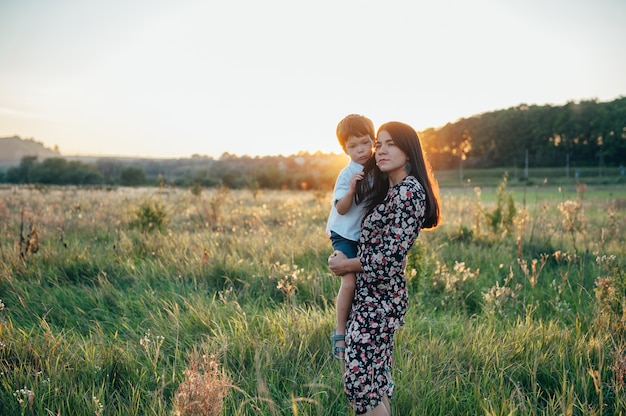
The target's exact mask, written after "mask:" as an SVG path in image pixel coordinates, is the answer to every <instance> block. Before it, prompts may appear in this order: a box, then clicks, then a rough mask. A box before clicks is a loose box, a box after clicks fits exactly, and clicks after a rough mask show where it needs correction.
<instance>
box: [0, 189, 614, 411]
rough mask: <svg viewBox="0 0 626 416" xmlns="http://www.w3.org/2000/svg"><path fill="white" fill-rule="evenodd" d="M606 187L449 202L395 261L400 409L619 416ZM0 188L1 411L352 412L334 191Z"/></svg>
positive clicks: (479, 195) (454, 197)
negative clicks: (404, 308)
mask: <svg viewBox="0 0 626 416" xmlns="http://www.w3.org/2000/svg"><path fill="white" fill-rule="evenodd" d="M621 192H622V189H620V188H619V187H618V188H613V189H610V188H606V187H600V186H594V187H592V186H590V187H589V188H588V189H585V190H584V191H581V190H580V189H577V188H575V187H571V188H559V187H551V186H549V185H548V184H542V185H540V186H533V187H526V188H521V187H514V188H510V187H508V186H507V184H506V183H503V182H501V183H500V186H499V187H494V188H490V189H478V188H474V187H469V186H468V187H463V188H443V190H442V196H443V215H444V220H445V222H444V224H443V225H442V226H441V227H440V228H438V229H437V230H434V231H432V232H424V233H423V234H422V235H421V236H420V238H419V239H418V242H417V243H416V245H415V247H414V248H413V250H412V252H411V256H410V258H409V264H408V266H407V276H408V278H409V286H410V289H411V303H410V309H409V312H408V316H407V323H406V325H405V327H404V328H403V329H401V331H400V332H399V333H398V337H397V347H396V354H395V364H394V379H395V382H396V386H397V388H396V397H395V398H394V399H393V400H392V408H393V410H394V412H395V413H394V414H397V415H400V414H401V415H423V414H429V415H449V414H472V415H474V414H475V415H479V414H480V415H509V414H519V415H539V414H542V415H544V414H545V415H557V414H558V415H561V414H567V415H587V414H596V415H617V414H623V413H624V412H625V411H626V399H625V397H626V395H625V393H626V392H625V383H626V276H625V273H624V254H625V251H626V249H625V247H626V245H625V241H624V239H625V236H624V232H623V228H624V224H626V218H625V216H626V214H625V210H624V208H625V207H626V199H625V198H624V197H621V196H620V195H621ZM0 194H1V198H0V217H1V218H2V222H0V299H1V303H0V414H2V415H5V414H6V415H31V414H33V415H40V414H41V415H47V414H50V415H56V414H61V415H65V414H72V415H146V414H154V415H175V414H177V415H196V414H211V415H218V414H219V415H257V414H265V415H341V414H345V415H351V414H353V413H352V411H351V409H350V408H349V406H348V404H347V403H346V401H345V398H344V396H343V388H342V382H341V375H342V374H341V372H342V369H341V364H340V363H339V362H338V361H337V360H335V359H334V358H333V357H332V355H331V353H330V349H331V345H330V340H329V334H331V333H332V327H333V322H334V296H335V294H336V290H337V289H338V286H339V280H338V279H337V278H335V277H334V276H332V275H331V274H330V273H329V271H328V269H327V267H326V258H327V256H328V253H329V252H330V250H331V248H330V243H329V241H328V239H327V237H326V236H325V234H324V232H323V230H324V227H325V221H326V216H327V213H328V208H329V204H330V194H326V193H319V192H318V193H313V192H291V191H271V192H270V191H258V190H257V191H254V192H252V191H229V190H227V189H224V188H221V189H213V190H198V189H195V190H194V192H190V191H189V190H182V189H127V188H117V189H111V190H95V189H94V190H87V189H71V188H42V189H34V188H11V189H0ZM508 201H512V203H513V208H514V210H511V205H510V203H509V202H508ZM33 231H34V232H35V233H34V234H33ZM33 235H36V236H37V240H38V241H37V244H38V250H33V249H32V245H31V246H28V247H29V248H28V249H26V247H27V245H26V244H25V243H26V242H28V241H30V240H32V239H33ZM20 241H23V243H22V244H20Z"/></svg>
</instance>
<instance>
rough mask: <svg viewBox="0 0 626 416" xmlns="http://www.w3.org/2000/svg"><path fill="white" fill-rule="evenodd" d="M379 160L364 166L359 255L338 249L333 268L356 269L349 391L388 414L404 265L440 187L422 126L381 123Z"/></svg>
mask: <svg viewBox="0 0 626 416" xmlns="http://www.w3.org/2000/svg"><path fill="white" fill-rule="evenodd" d="M375 150H376V153H375V157H374V158H373V160H374V161H375V165H374V164H373V163H370V164H368V165H366V166H365V169H364V172H365V179H364V180H361V181H360V182H359V189H358V191H357V201H358V202H360V203H363V204H365V207H366V215H365V217H364V219H363V223H362V226H361V236H360V239H359V244H358V254H357V257H355V258H347V257H346V256H345V255H344V254H343V253H341V252H340V251H335V252H334V253H333V254H332V255H331V256H330V257H329V259H328V264H329V267H330V269H331V270H332V271H333V273H334V274H336V275H338V276H342V275H344V274H346V273H349V272H356V273H357V279H356V291H355V295H354V300H353V304H352V311H351V313H350V319H349V321H348V327H347V330H346V351H345V360H346V370H345V375H344V388H345V392H346V396H347V398H348V400H349V401H350V403H351V404H352V405H353V406H354V409H355V411H356V413H357V414H365V415H387V416H389V415H391V406H390V404H389V399H390V398H391V397H392V396H393V387H394V385H393V380H392V378H391V362H392V356H393V343H394V334H395V331H396V330H397V329H398V328H399V327H400V326H401V325H402V324H403V323H404V315H405V313H406V310H407V306H408V293H407V288H406V279H405V277H404V268H405V266H406V258H407V254H408V252H409V250H410V248H411V246H412V245H413V243H414V242H415V240H416V239H417V236H418V234H419V232H420V230H421V229H429V228H435V227H436V226H437V225H438V224H439V219H440V218H439V205H440V202H439V188H438V185H437V182H436V181H435V179H434V177H433V175H432V170H431V169H430V164H429V163H428V161H427V159H426V158H425V156H424V153H423V151H422V147H421V144H420V141H419V137H418V136H417V132H416V131H415V130H414V129H413V128H412V127H411V126H409V125H407V124H404V123H399V122H389V123H385V124H383V125H382V126H380V128H379V129H378V134H377V138H376V144H375Z"/></svg>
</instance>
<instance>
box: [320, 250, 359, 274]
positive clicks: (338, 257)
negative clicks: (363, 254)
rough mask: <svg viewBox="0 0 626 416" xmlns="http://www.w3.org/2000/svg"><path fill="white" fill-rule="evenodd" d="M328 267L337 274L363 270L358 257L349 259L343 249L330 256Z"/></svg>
mask: <svg viewBox="0 0 626 416" xmlns="http://www.w3.org/2000/svg"><path fill="white" fill-rule="evenodd" d="M328 267H329V268H330V271H332V272H333V273H334V274H335V275H337V276H343V275H344V274H348V273H356V272H361V271H363V267H361V262H360V260H359V258H358V257H354V258H351V259H349V258H347V257H346V255H345V254H343V252H341V251H335V252H334V253H333V254H331V255H330V257H328Z"/></svg>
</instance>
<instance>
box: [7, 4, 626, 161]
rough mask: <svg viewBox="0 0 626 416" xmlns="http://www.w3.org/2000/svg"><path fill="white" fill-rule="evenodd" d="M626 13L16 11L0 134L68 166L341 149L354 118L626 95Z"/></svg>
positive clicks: (284, 8)
mask: <svg viewBox="0 0 626 416" xmlns="http://www.w3.org/2000/svg"><path fill="white" fill-rule="evenodd" d="M278 10H279V11H280V13H278V12H277V11H278ZM624 17H626V2H623V1H620V0H598V1H593V2H592V1H590V0H574V1H566V0H553V1H551V2H539V1H530V2H512V3H506V4H504V3H501V2H498V1H496V0H477V1H476V2H472V3H471V4H469V3H466V2H463V1H462V0H453V1H451V2H448V3H445V4H432V3H431V2H426V1H417V2H415V1H402V0H401V1H399V2H397V3H395V2H394V3H393V4H385V5H379V4H377V3H376V2H362V1H361V2H354V1H347V2H341V3H338V4H336V3H333V2H330V1H324V0H322V2H321V3H319V2H318V3H316V4H315V5H314V6H312V5H306V4H294V3H292V2H289V1H287V0H270V1H269V2H264V3H262V4H260V3H257V2H253V1H251V0H247V1H244V2H243V3H237V4H230V3H219V4H207V3H206V2H203V1H200V0H185V1H183V2H180V3H176V4H172V3H171V2H169V1H166V0H156V1H147V0H129V1H127V0H112V1H110V2H106V3H97V4H91V3H85V2H78V1H76V0H59V1H58V2H55V3H54V4H52V3H50V4H47V3H46V4H40V3H38V2H35V1H33V0H23V1H20V2H6V3H4V4H2V5H0V59H2V62H4V63H5V64H4V65H3V66H2V67H0V137H5V136H13V135H18V136H19V137H22V138H33V139H35V140H36V141H38V142H41V143H43V144H44V145H45V146H46V147H47V148H54V147H55V146H58V148H59V150H60V151H61V153H62V154H64V155H73V156H83V155H87V156H96V155H103V156H104V155H111V156H112V157H142V158H168V159H172V158H181V157H183V158H184V157H191V156H192V155H194V154H198V155H207V156H210V157H214V158H217V157H220V156H221V155H222V154H224V153H230V154H233V155H238V156H250V157H256V156H265V155H267V156H271V155H275V156H278V155H294V154H297V153H298V152H300V151H304V152H309V153H315V152H316V151H320V152H323V153H342V152H341V148H340V147H339V145H338V143H337V140H336V136H335V128H336V125H337V123H338V122H339V120H341V119H342V118H343V117H345V116H346V115H348V114H351V113H358V114H364V115H365V116H367V117H369V118H370V119H372V121H373V122H374V125H375V126H376V127H378V126H380V125H381V124H382V123H384V122H386V121H390V120H399V121H403V122H405V123H408V124H410V125H411V126H413V127H414V128H415V129H416V130H418V131H423V130H425V129H427V128H438V127H441V126H444V125H445V124H446V123H449V122H450V123H452V122H454V121H456V120H458V119H461V118H469V117H472V116H474V115H478V114H482V113H486V112H491V111H498V110H503V109H507V108H511V107H516V106H518V105H521V104H528V105H540V106H542V105H553V106H559V105H565V104H566V103H567V102H570V101H575V102H580V101H587V100H598V101H601V102H606V101H612V100H614V99H616V98H619V97H622V96H624V95H626V77H624V75H623V74H624V73H626V55H624V54H623V53H621V51H623V50H626V25H623V24H622V19H623V18H624ZM320 27H323V28H325V29H324V30H321V31H320ZM113 155H115V156H113Z"/></svg>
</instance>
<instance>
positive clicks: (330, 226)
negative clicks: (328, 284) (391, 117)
mask: <svg viewBox="0 0 626 416" xmlns="http://www.w3.org/2000/svg"><path fill="white" fill-rule="evenodd" d="M375 136H376V132H375V130H374V123H372V121H371V120H370V119H368V118H367V117H364V116H362V115H358V114H351V115H349V116H347V117H345V118H344V119H343V120H341V121H340V122H339V124H338V125H337V139H338V140H339V144H340V145H341V148H342V149H343V151H344V152H345V153H346V154H347V155H348V156H349V157H350V162H349V163H348V166H346V167H345V168H343V169H342V170H341V172H340V173H339V176H337V180H336V182H335V189H334V191H333V203H332V207H331V209H330V214H329V216H328V222H327V225H326V232H327V233H329V234H330V240H331V242H332V245H333V249H334V250H338V251H341V252H343V253H344V254H345V255H346V256H347V257H349V258H352V257H356V254H357V249H356V246H357V241H358V240H359V234H360V232H361V220H362V219H363V208H362V205H357V204H355V202H354V195H355V193H356V186H357V182H358V181H360V180H361V179H363V165H364V164H365V163H366V162H367V161H368V160H369V159H370V158H371V157H372V148H373V146H374V137H375ZM355 284H356V274H355V273H349V274H346V275H344V276H342V277H341V287H340V288H339V292H338V293H337V300H336V314H337V323H336V327H335V331H334V333H333V335H332V336H331V337H330V339H331V340H332V342H333V355H334V356H335V357H337V358H338V359H341V360H343V359H344V352H345V333H346V322H347V321H348V317H349V315H350V309H351V308H352V299H353V298H354V288H355Z"/></svg>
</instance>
